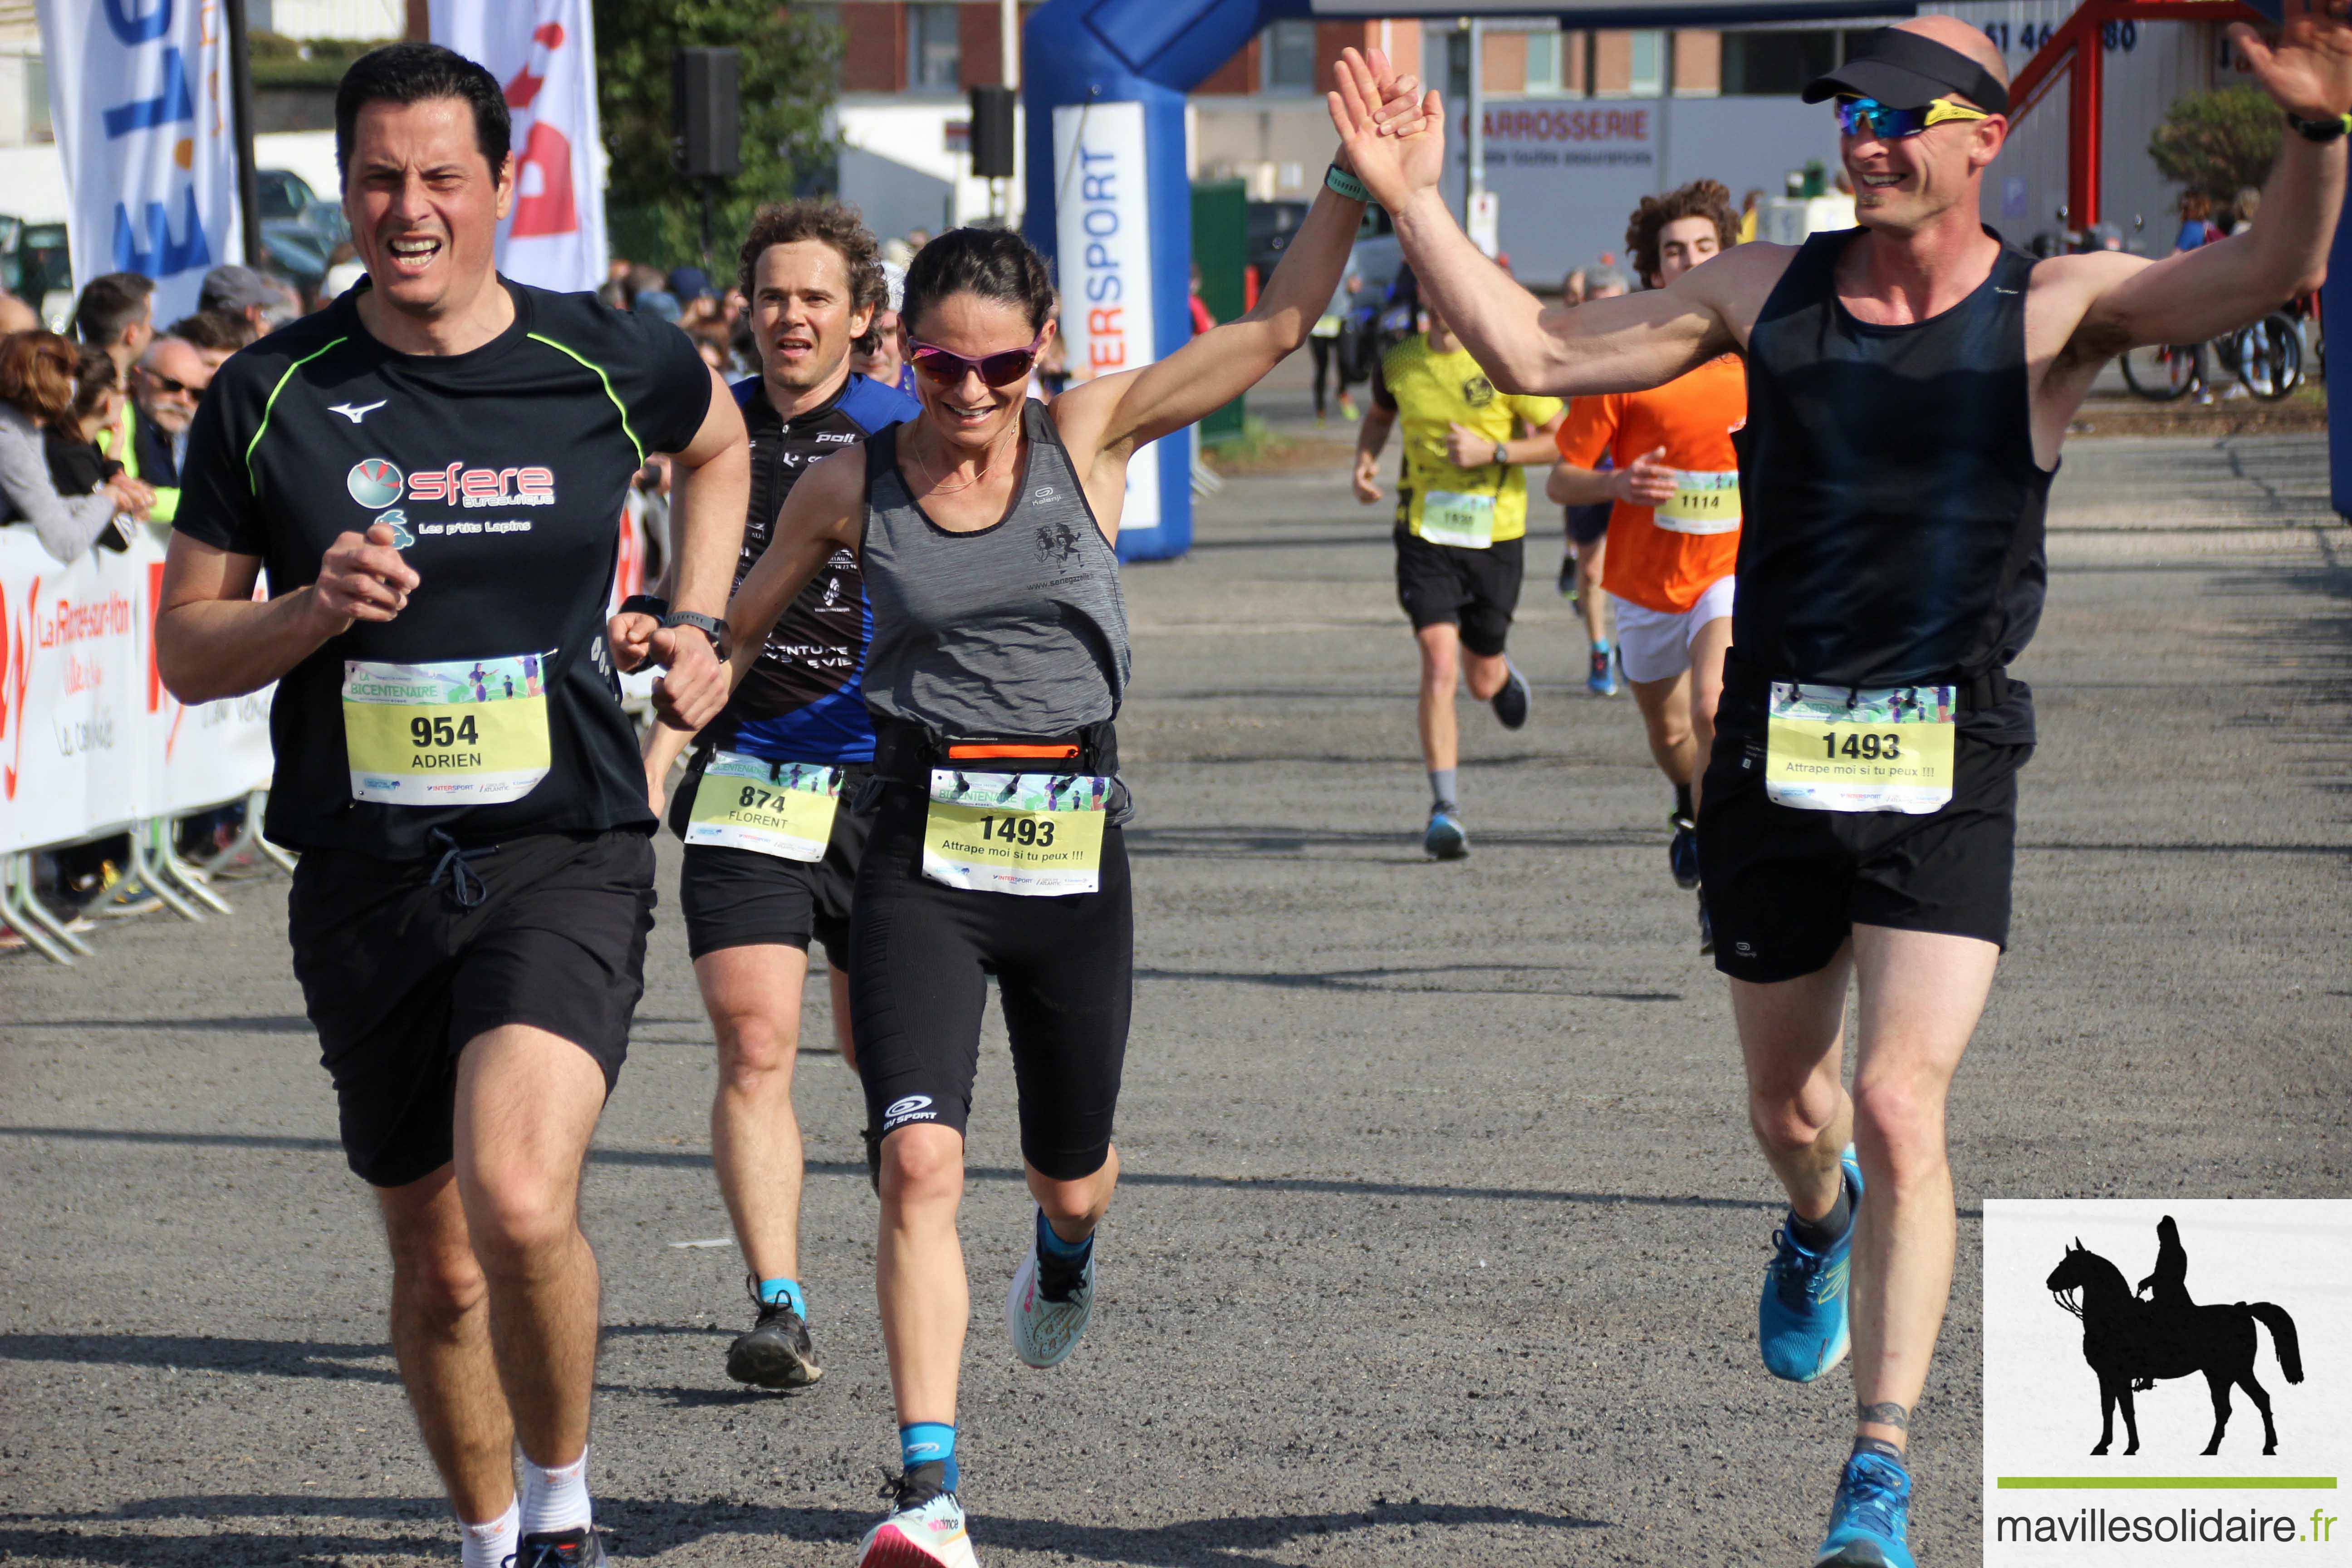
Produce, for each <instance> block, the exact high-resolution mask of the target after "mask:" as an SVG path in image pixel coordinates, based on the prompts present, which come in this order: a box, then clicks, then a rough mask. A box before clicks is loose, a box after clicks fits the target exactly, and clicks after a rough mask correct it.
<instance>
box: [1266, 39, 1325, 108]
mask: <svg viewBox="0 0 2352 1568" xmlns="http://www.w3.org/2000/svg"><path fill="white" fill-rule="evenodd" d="M1264 58H1265V90H1266V91H1268V92H1312V91H1314V90H1315V24H1314V23H1312V22H1276V23H1275V24H1273V25H1272V26H1269V27H1267V28H1266V30H1265V55H1264Z"/></svg>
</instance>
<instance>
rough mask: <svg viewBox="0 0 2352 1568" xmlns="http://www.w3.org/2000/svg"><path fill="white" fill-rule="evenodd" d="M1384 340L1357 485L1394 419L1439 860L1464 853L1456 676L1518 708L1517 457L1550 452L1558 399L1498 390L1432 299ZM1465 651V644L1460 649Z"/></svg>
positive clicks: (1371, 487)
mask: <svg viewBox="0 0 2352 1568" xmlns="http://www.w3.org/2000/svg"><path fill="white" fill-rule="evenodd" d="M1423 318H1424V321H1425V323H1426V324H1425V326H1424V328H1423V331H1422V332H1421V333H1420V334H1419V335H1417V336H1414V337H1411V338H1407V339H1406V340H1405V341H1404V342H1401V343H1399V344H1398V345H1397V346H1396V347H1394V348H1392V349H1391V350H1390V351H1389V352H1388V353H1387V354H1386V355H1384V356H1383V357H1382V359H1381V364H1380V368H1379V369H1378V370H1377V371H1375V372H1374V373H1373V375H1372V406H1371V408H1370V410H1368V411H1367V412H1366V414H1365V416H1364V428H1363V433H1362V434H1361V435H1360V437H1358V438H1357V441H1356V474H1355V485H1356V499H1357V500H1360V501H1362V502H1363V503H1364V504H1365V505H1367V506H1370V505H1373V504H1375V503H1376V502H1378V501H1379V500H1381V483H1380V457H1381V447H1384V446H1386V445H1387V444H1388V437H1389V431H1390V429H1391V426H1395V425H1396V424H1397V423H1398V422H1399V421H1400V419H1402V423H1403V425H1404V462H1403V467H1402V474H1401V477H1400V478H1399V480H1398V483H1397V502H1396V552H1397V557H1396V561H1397V566H1396V571H1397V599H1398V602H1399V603H1401V604H1402V605H1403V606H1404V613H1405V614H1406V616H1409V617H1411V619H1412V635H1413V637H1414V639H1415V640H1416V641H1418V642H1419V643H1420V644H1421V751H1422V761H1423V765H1424V766H1425V767H1426V768H1427V769H1428V770H1429V789H1430V795H1431V797H1432V798H1431V802H1430V811H1429V826H1428V827H1427V829H1426V830H1425V831H1424V832H1423V835H1422V840H1421V844H1422V847H1423V849H1425V850H1427V851H1428V852H1429V854H1430V855H1432V856H1433V857H1434V858H1437V859H1440V860H1458V859H1461V858H1463V857H1464V856H1465V855H1467V854H1469V853H1470V836H1469V834H1468V833H1467V832H1466V831H1465V829H1464V827H1463V826H1462V819H1461V814H1460V810H1459V807H1458V805H1456V802H1457V801H1458V799H1459V796H1458V795H1457V794H1456V792H1455V788H1454V763H1455V759H1456V747H1457V741H1456V734H1455V730H1454V686H1455V684H1456V682H1457V681H1458V680H1459V679H1461V677H1463V676H1467V677H1468V679H1469V682H1470V695H1471V696H1473V697H1475V698H1477V699H1478V700H1480V701H1482V702H1490V703H1492V704H1493V705H1494V709H1495V717H1496V718H1497V719H1499V720H1501V721H1503V726H1504V728H1506V729H1510V730H1516V729H1517V728H1518V727H1519V726H1520V725H1522V724H1524V723H1526V722H1527V721H1528V697H1529V691H1528V681H1527V678H1526V677H1525V676H1523V675H1521V674H1520V673H1519V672H1518V670H1517V668H1514V667H1513V666H1512V664H1511V661H1510V660H1509V658H1507V657H1506V656H1505V655H1504V652H1503V643H1504V638H1505V637H1506V636H1507V634H1508V633H1509V631H1510V626H1511V614H1512V612H1513V611H1514V610H1515V609H1517V606H1518V602H1519V579H1520V576H1521V570H1522V566H1523V561H1522V556H1523V554H1524V551H1525V544H1526V535H1527V531H1528V481H1527V475H1526V474H1525V473H1524V472H1523V471H1522V466H1523V465H1525V464H1528V463H1549V462H1550V461H1551V460H1552V458H1553V456H1554V447H1553V444H1552V437H1553V434H1554V432H1556V431H1557V430H1558V429H1559V421H1560V416H1561V414H1562V412H1563V405H1561V403H1560V402H1559V399H1558V398H1553V397H1519V396H1513V395H1508V394H1505V393H1500V392H1497V391H1496V390H1495V384H1494V383H1493V382H1492V381H1490V380H1489V379H1487V376H1486V372H1485V371H1483V370H1481V369H1479V368H1478V362H1477V361H1476V360H1474V359H1472V358H1471V357H1470V353H1469V351H1468V350H1466V349H1465V348H1464V347H1463V346H1462V344H1461V342H1460V340H1458V339H1456V338H1455V337H1454V334H1453V332H1452V331H1449V330H1448V329H1447V327H1446V324H1445V322H1444V321H1443V320H1442V319H1441V318H1440V317H1439V316H1438V315H1437V314H1436V312H1434V311H1431V310H1424V311H1423ZM1465 655H1466V656H1467V657H1466V658H1465Z"/></svg>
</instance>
